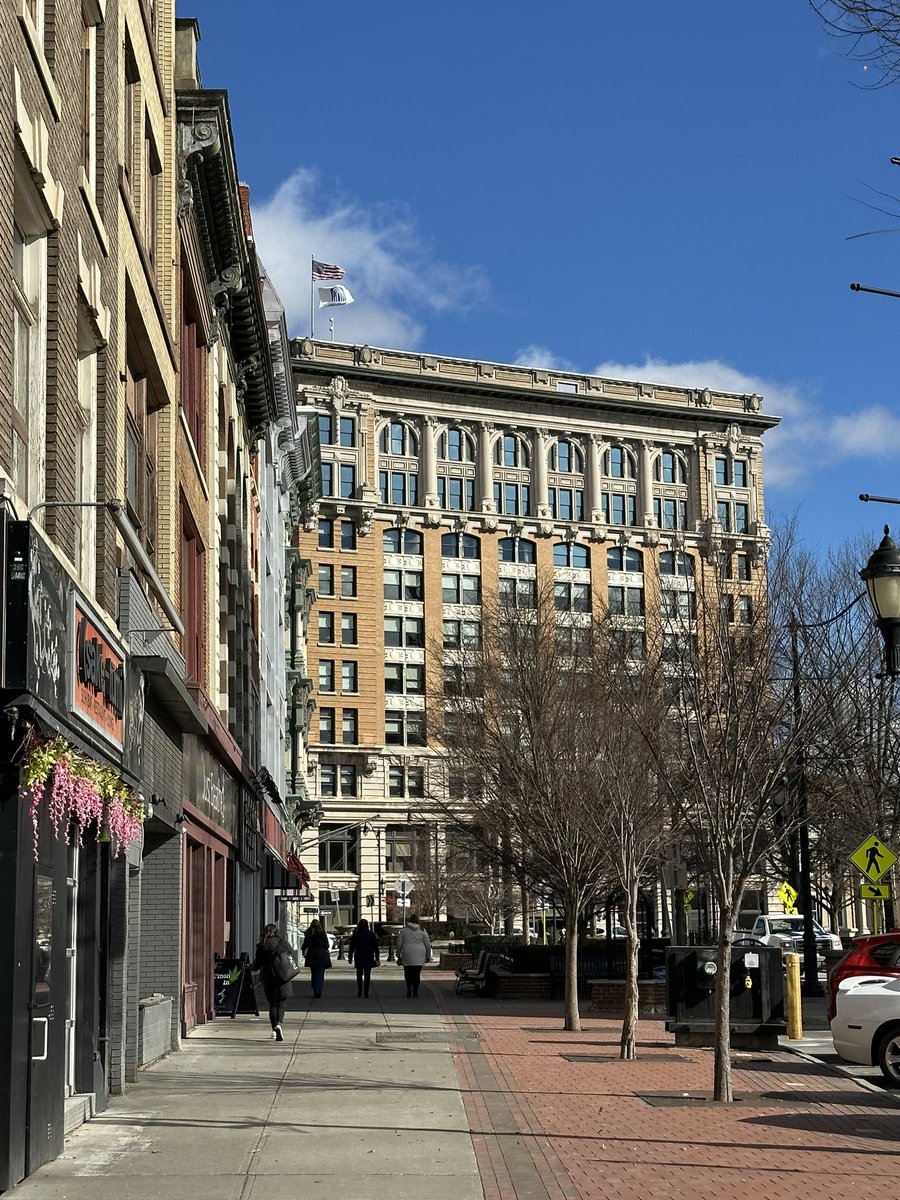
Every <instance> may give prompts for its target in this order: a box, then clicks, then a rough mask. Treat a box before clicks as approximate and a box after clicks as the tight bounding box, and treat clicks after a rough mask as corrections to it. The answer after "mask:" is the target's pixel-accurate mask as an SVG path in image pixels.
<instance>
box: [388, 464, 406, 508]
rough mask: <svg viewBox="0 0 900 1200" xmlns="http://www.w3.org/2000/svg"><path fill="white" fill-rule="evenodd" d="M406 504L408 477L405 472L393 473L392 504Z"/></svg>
mask: <svg viewBox="0 0 900 1200" xmlns="http://www.w3.org/2000/svg"><path fill="white" fill-rule="evenodd" d="M405 503H406V475H405V474H404V472H403V471H392V472H391V504H405Z"/></svg>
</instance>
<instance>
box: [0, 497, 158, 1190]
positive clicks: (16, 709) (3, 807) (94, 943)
mask: <svg viewBox="0 0 900 1200" xmlns="http://www.w3.org/2000/svg"><path fill="white" fill-rule="evenodd" d="M0 551H2V553H0V561H2V563H3V596H2V600H3V610H2V611H3V616H4V624H3V636H2V685H3V688H2V694H0V706H2V717H3V718H5V719H3V720H0V846H2V848H3V849H2V852H0V1012H3V1013H4V1014H5V1015H7V1020H5V1021H3V1022H0V1092H3V1093H4V1094H5V1095H6V1096H7V1097H8V1099H9V1103H8V1105H5V1106H0V1114H2V1116H0V1120H2V1127H0V1167H2V1177H0V1190H3V1189H5V1188H8V1187H10V1186H12V1185H13V1184H15V1183H16V1182H17V1181H18V1180H20V1179H22V1178H24V1177H25V1176H26V1175H30V1174H31V1173H32V1172H33V1171H34V1170H36V1169H37V1167H39V1166H40V1165H41V1164H42V1163H44V1162H47V1161H49V1160H50V1159H53V1158H55V1157H56V1156H57V1155H58V1154H59V1153H60V1151H61V1149H62V1145H63V1135H64V1114H65V1104H66V1097H67V1095H70V1094H74V1093H90V1094H92V1096H93V1103H94V1105H95V1107H96V1108H97V1109H99V1110H102V1109H103V1108H105V1107H106V1100H107V1095H108V1091H109V1086H110V1077H111V1074H112V1073H114V1072H115V1070H116V1069H117V1068H116V1063H115V1062H114V1058H115V1056H116V1055H117V1054H119V1053H120V1050H121V1047H122V1045H123V1043H124V1036H125V1035H124V1023H125V1016H124V1014H122V1013H121V1012H120V1009H119V1006H118V1005H117V1004H115V1003H113V999H114V996H113V993H114V992H116V991H117V990H119V989H121V991H122V992H123V993H124V992H126V991H127V970H128V963H127V946H128V930H127V911H128V909H127V896H126V895H125V894H124V893H123V891H122V889H123V888H127V883H128V877H129V870H128V864H132V865H137V864H138V863H139V861H140V851H141V840H142V819H143V798H142V796H141V794H140V792H139V785H140V780H141V770H142V766H141V746H142V726H143V716H144V701H143V680H142V677H141V675H140V673H139V672H135V671H134V670H133V669H132V666H131V663H130V661H129V659H128V655H127V654H126V652H125V650H124V648H123V646H122V645H121V643H120V642H119V641H118V639H117V637H116V635H115V633H114V632H113V625H112V622H111V620H110V619H109V618H108V617H106V616H105V615H104V614H103V613H101V612H100V611H98V610H97V609H96V608H95V607H94V606H93V605H92V604H91V603H90V602H89V601H88V600H87V598H86V597H84V596H83V595H81V594H80V593H79V591H78V589H77V587H76V584H75V581H74V580H73V579H72V578H71V577H70V576H69V575H68V573H67V572H66V570H65V568H64V567H63V565H62V563H61V562H60V561H59V559H58V558H57V557H56V555H55V554H54V553H53V551H52V550H51V548H50V546H49V545H48V543H47V542H46V541H45V540H44V538H43V537H42V535H41V533H40V531H39V530H38V529H37V528H36V527H35V526H34V525H32V524H31V523H29V522H25V521H10V520H8V519H6V518H2V517H0ZM123 900H124V901H125V903H124V904H123V903H121V901H123ZM114 901H115V902H114ZM114 1013H115V1014H116V1016H115V1017H114V1016H113V1014H114Z"/></svg>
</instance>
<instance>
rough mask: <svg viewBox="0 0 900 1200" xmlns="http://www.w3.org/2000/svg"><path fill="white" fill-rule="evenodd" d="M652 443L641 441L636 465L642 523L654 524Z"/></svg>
mask: <svg viewBox="0 0 900 1200" xmlns="http://www.w3.org/2000/svg"><path fill="white" fill-rule="evenodd" d="M652 453H653V443H652V442H648V441H646V440H644V441H642V442H641V454H640V463H639V466H638V472H639V473H638V507H639V509H640V512H641V514H642V518H641V520H642V524H643V525H645V526H651V527H652V526H654V525H655V524H656V519H655V518H654V516H653V459H652Z"/></svg>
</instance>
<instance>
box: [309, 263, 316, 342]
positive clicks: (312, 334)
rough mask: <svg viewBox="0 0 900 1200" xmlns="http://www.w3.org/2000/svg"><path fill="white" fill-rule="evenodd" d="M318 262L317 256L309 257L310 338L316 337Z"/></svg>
mask: <svg viewBox="0 0 900 1200" xmlns="http://www.w3.org/2000/svg"><path fill="white" fill-rule="evenodd" d="M315 261H316V256H315V255H314V254H311V255H310V256H309V336H310V337H311V338H314V337H315V336H316V309H315V304H314V298H315V290H316V285H315V282H314V280H313V263H314V262H315Z"/></svg>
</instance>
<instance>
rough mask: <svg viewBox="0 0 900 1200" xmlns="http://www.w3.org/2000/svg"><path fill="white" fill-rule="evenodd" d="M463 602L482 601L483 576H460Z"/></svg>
mask: <svg viewBox="0 0 900 1200" xmlns="http://www.w3.org/2000/svg"><path fill="white" fill-rule="evenodd" d="M460 583H461V585H462V587H461V594H460V603H461V604H480V603H481V576H480V575H463V576H461V578H460Z"/></svg>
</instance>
